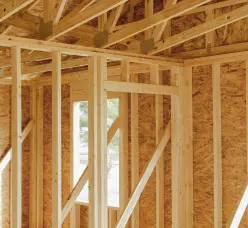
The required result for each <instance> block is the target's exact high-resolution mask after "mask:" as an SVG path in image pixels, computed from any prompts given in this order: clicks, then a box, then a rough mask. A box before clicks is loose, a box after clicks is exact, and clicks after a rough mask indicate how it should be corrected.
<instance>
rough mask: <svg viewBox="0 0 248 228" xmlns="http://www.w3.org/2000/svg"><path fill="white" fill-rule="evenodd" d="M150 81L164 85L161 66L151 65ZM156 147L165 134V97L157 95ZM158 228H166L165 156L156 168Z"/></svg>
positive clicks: (162, 156)
mask: <svg viewBox="0 0 248 228" xmlns="http://www.w3.org/2000/svg"><path fill="white" fill-rule="evenodd" d="M150 81H151V83H152V84H158V85H159V84H162V77H161V74H160V72H159V65H151V69H150ZM155 121H156V145H157V144H158V143H159V142H160V140H161V137H162V134H163V129H164V128H163V125H164V124H163V96H161V95H155ZM156 227H158V228H163V227H164V154H162V155H161V157H160V159H159V162H158V164H157V166H156Z"/></svg>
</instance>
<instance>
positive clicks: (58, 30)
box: [46, 0, 128, 40]
mask: <svg viewBox="0 0 248 228" xmlns="http://www.w3.org/2000/svg"><path fill="white" fill-rule="evenodd" d="M127 1H128V0H102V1H100V2H98V4H93V5H91V6H90V7H88V9H87V11H82V12H79V13H77V14H75V15H74V16H73V17H71V18H68V19H67V20H65V21H64V20H61V21H60V22H59V23H58V25H56V26H54V33H53V34H52V35H51V36H49V37H47V39H46V40H54V39H56V38H58V37H59V36H62V35H64V34H65V33H67V32H69V31H71V30H73V29H75V28H77V27H79V26H81V25H83V24H85V23H87V22H88V21H90V20H92V19H94V18H96V17H98V16H100V15H101V14H104V13H106V12H108V11H109V10H111V9H114V8H115V7H117V6H119V5H121V4H123V3H125V2H127Z"/></svg>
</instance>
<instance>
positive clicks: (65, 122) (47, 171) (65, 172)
mask: <svg viewBox="0 0 248 228" xmlns="http://www.w3.org/2000/svg"><path fill="white" fill-rule="evenodd" d="M43 115H44V227H47V228H50V227H51V224H52V90H51V86H45V87H44V112H43ZM69 194H70V87H69V85H63V86H62V202H63V205H64V204H65V202H66V200H67V198H68V196H69ZM66 227H69V216H68V217H67V218H66V220H65V221H64V223H63V228H66Z"/></svg>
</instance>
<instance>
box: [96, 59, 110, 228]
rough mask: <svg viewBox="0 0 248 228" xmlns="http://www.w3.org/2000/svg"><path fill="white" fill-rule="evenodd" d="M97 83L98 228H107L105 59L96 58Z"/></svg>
mask: <svg viewBox="0 0 248 228" xmlns="http://www.w3.org/2000/svg"><path fill="white" fill-rule="evenodd" d="M97 61H98V69H97V72H98V82H97V106H98V109H97V121H98V126H97V127H98V128H97V136H98V137H97V156H98V172H97V176H98V177H99V178H98V184H97V186H99V188H98V199H99V202H98V209H99V212H98V213H99V219H98V220H99V228H107V227H108V200H107V198H108V197H107V193H108V192H107V168H108V167H107V122H106V121H107V92H106V90H105V89H104V81H105V80H107V59H106V58H105V57H98V60H97Z"/></svg>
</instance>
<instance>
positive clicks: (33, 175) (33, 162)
mask: <svg viewBox="0 0 248 228" xmlns="http://www.w3.org/2000/svg"><path fill="white" fill-rule="evenodd" d="M36 98H37V88H36V86H32V87H31V94H30V101H31V105H30V106H31V107H30V111H31V113H30V116H31V119H32V121H33V128H32V131H31V135H30V136H31V137H30V142H31V143H30V184H29V185H30V187H29V188H30V194H29V226H30V227H33V228H35V227H36V226H37V219H38V216H37V190H38V189H37V182H38V179H37V160H38V159H37V147H36V143H37V138H38V137H37V131H36V123H37V121H36V117H37V102H36Z"/></svg>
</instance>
